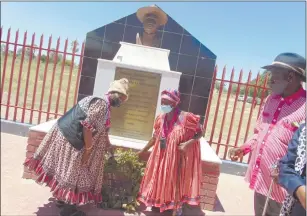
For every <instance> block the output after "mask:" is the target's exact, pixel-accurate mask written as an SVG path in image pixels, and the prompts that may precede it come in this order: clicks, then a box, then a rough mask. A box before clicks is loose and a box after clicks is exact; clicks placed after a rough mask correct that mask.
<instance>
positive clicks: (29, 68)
mask: <svg viewBox="0 0 307 216" xmlns="http://www.w3.org/2000/svg"><path fill="white" fill-rule="evenodd" d="M34 41H35V33H34V34H33V35H32V42H31V47H30V56H29V63H28V72H27V80H26V86H25V94H24V100H23V107H24V108H26V107H27V97H28V90H29V78H30V73H31V65H32V58H33V46H34ZM24 49H26V48H24ZM25 111H26V110H25V109H23V110H22V117H21V122H22V123H24V120H25Z"/></svg>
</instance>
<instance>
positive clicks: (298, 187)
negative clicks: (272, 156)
mask: <svg viewBox="0 0 307 216" xmlns="http://www.w3.org/2000/svg"><path fill="white" fill-rule="evenodd" d="M278 183H279V184H280V185H281V186H282V187H283V188H285V189H286V190H287V192H288V195H287V197H286V199H285V200H284V202H283V206H282V209H281V212H280V215H281V216H290V215H291V216H302V215H306V210H305V209H306V123H302V124H301V126H300V128H299V129H298V130H297V131H296V132H295V134H294V136H293V138H292V139H291V141H290V143H289V146H288V152H287V154H286V155H285V156H284V157H283V158H282V160H281V161H280V162H279V178H278Z"/></svg>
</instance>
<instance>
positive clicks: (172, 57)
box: [168, 53, 179, 71]
mask: <svg viewBox="0 0 307 216" xmlns="http://www.w3.org/2000/svg"><path fill="white" fill-rule="evenodd" d="M178 56H179V55H178V54H177V53H170V54H169V56H168V62H169V67H170V70H172V71H177V69H176V68H177V63H178Z"/></svg>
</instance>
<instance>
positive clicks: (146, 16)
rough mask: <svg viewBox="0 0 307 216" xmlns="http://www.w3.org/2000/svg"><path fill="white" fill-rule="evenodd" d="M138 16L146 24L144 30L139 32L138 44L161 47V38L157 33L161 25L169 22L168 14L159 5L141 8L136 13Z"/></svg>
mask: <svg viewBox="0 0 307 216" xmlns="http://www.w3.org/2000/svg"><path fill="white" fill-rule="evenodd" d="M136 16H137V18H138V19H139V20H140V21H141V23H143V25H144V32H143V33H142V34H139V33H137V35H136V44H140V45H144V46H151V47H160V46H161V39H160V38H159V37H158V36H157V35H156V32H157V30H158V28H159V26H162V25H165V24H166V23H167V15H166V13H164V12H163V11H162V10H161V9H160V8H159V7H158V6H156V5H151V6H149V7H143V8H140V9H139V10H138V11H137V13H136Z"/></svg>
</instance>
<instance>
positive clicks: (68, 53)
mask: <svg viewBox="0 0 307 216" xmlns="http://www.w3.org/2000/svg"><path fill="white" fill-rule="evenodd" d="M1 43H7V42H6V41H1ZM7 44H8V45H15V43H13V42H8V43H7ZM16 45H17V46H22V44H20V43H16ZM24 48H31V46H29V45H25V47H24ZM42 51H48V49H46V48H42ZM58 53H59V54H64V52H63V51H60V50H59V52H58ZM66 55H73V53H70V52H66ZM75 56H78V57H83V56H82V55H81V54H75Z"/></svg>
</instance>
